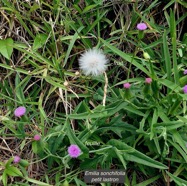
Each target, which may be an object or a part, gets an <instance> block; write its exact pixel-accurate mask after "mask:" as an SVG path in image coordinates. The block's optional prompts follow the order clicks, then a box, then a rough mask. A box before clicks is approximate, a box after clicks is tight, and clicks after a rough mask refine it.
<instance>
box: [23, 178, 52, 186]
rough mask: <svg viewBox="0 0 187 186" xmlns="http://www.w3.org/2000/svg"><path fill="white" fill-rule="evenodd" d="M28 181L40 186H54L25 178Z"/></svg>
mask: <svg viewBox="0 0 187 186" xmlns="http://www.w3.org/2000/svg"><path fill="white" fill-rule="evenodd" d="M25 179H26V180H27V181H29V182H31V183H35V184H37V185H40V186H52V185H50V184H48V183H44V182H41V181H38V180H35V179H32V178H27V177H26V178H25Z"/></svg>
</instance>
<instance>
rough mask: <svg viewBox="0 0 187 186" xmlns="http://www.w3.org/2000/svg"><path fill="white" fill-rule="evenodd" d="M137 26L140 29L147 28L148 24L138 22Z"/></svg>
mask: <svg viewBox="0 0 187 186" xmlns="http://www.w3.org/2000/svg"><path fill="white" fill-rule="evenodd" d="M136 28H137V29H138V30H146V29H147V25H146V24H145V23H138V24H137V26H136Z"/></svg>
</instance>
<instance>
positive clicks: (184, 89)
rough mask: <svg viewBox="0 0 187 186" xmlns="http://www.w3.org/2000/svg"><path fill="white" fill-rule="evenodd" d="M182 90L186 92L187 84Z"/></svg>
mask: <svg viewBox="0 0 187 186" xmlns="http://www.w3.org/2000/svg"><path fill="white" fill-rule="evenodd" d="M183 91H184V93H185V94H187V85H185V86H184V88H183Z"/></svg>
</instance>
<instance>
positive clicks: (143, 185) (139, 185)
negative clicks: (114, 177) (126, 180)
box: [134, 175, 160, 186]
mask: <svg viewBox="0 0 187 186" xmlns="http://www.w3.org/2000/svg"><path fill="white" fill-rule="evenodd" d="M159 178H160V175H158V176H155V177H153V178H150V179H148V180H146V181H143V182H141V183H138V184H136V185H134V186H147V185H148V186H149V185H150V184H151V183H153V182H154V183H155V181H156V180H158V179H159Z"/></svg>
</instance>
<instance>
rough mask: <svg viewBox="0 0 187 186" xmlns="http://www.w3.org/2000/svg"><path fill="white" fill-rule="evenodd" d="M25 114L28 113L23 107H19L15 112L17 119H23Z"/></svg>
mask: <svg viewBox="0 0 187 186" xmlns="http://www.w3.org/2000/svg"><path fill="white" fill-rule="evenodd" d="M25 112H26V108H25V107H23V106H20V107H18V108H17V109H16V110H15V111H14V115H15V116H16V117H21V116H23V115H24V114H25Z"/></svg>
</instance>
